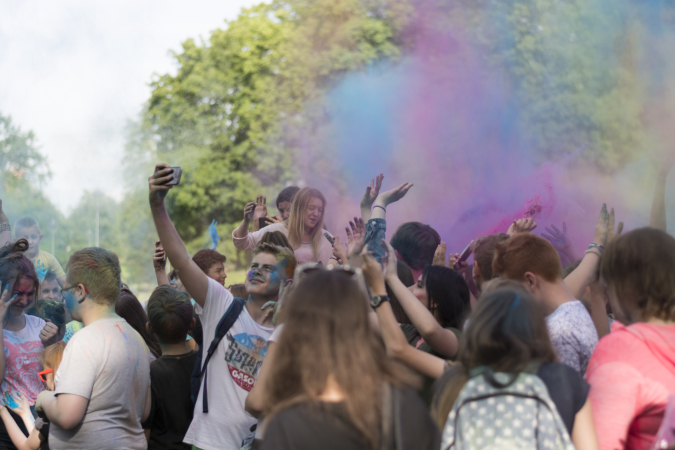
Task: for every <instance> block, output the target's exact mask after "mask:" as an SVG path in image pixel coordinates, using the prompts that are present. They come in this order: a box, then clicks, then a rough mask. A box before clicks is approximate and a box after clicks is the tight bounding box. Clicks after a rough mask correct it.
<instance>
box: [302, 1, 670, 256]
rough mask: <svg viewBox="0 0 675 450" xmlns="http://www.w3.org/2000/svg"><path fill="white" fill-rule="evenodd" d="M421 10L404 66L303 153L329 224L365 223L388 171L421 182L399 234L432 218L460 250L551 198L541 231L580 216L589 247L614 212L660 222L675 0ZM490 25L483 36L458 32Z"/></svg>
mask: <svg viewBox="0 0 675 450" xmlns="http://www.w3.org/2000/svg"><path fill="white" fill-rule="evenodd" d="M479 3H480V2H479ZM479 3H477V4H479ZM482 3H484V4H485V6H484V7H485V8H487V7H488V6H490V5H495V3H494V2H482ZM415 4H416V5H417V16H416V17H415V18H413V19H412V20H411V25H410V27H409V28H410V31H409V33H410V34H411V36H412V38H413V41H414V45H412V46H411V48H410V49H409V51H408V52H407V53H406V55H405V56H404V58H403V59H402V60H401V61H397V62H380V63H378V64H376V65H374V66H372V67H370V68H368V70H366V71H364V72H361V73H352V74H350V75H348V76H346V77H345V78H344V79H343V80H342V82H341V83H339V85H337V86H336V87H335V88H334V89H332V90H331V91H330V92H329V93H328V94H327V100H326V104H327V107H326V109H327V112H328V114H327V117H328V118H327V119H326V120H325V121H324V122H323V124H322V127H320V128H319V129H317V130H316V131H315V133H314V137H313V138H312V139H307V141H306V145H305V147H303V148H302V149H301V158H299V161H298V170H299V172H300V174H301V176H302V178H303V180H304V181H305V182H306V183H307V184H310V185H313V186H315V187H317V188H319V189H321V190H322V191H323V192H324V193H325V194H327V197H328V200H329V204H330V206H329V210H328V213H327V214H328V217H327V219H328V225H329V227H330V229H332V230H341V229H342V228H343V227H344V224H343V223H341V222H340V221H344V220H346V219H347V218H348V217H351V216H354V215H358V201H359V199H360V196H361V195H362V194H363V191H364V188H365V186H366V185H367V184H368V183H369V181H370V179H371V178H373V177H374V176H375V175H376V174H378V173H380V172H384V173H385V177H386V178H385V186H384V187H383V189H391V188H392V187H394V186H396V185H398V184H400V183H402V182H404V181H409V182H413V183H415V186H414V188H413V189H412V190H411V191H410V193H409V194H408V197H406V198H405V199H404V200H402V201H401V203H400V204H397V205H392V206H391V207H390V208H389V209H388V211H387V219H388V223H389V227H388V228H389V232H388V236H391V233H392V232H393V230H394V229H395V227H396V226H397V225H398V224H400V223H403V222H406V221H412V220H415V221H421V222H424V223H429V224H431V225H432V226H433V227H434V228H435V229H437V230H438V231H439V233H440V234H441V236H442V238H443V240H445V241H447V242H448V245H449V248H450V249H451V250H452V251H456V252H459V251H460V250H461V249H462V248H463V247H464V246H465V245H466V243H467V242H468V241H470V240H471V239H474V238H476V237H478V236H481V235H484V234H486V233H489V232H491V231H494V230H495V228H498V227H499V226H500V225H501V228H505V226H508V223H509V222H510V221H511V220H513V218H516V217H518V216H519V215H520V214H521V213H522V211H525V210H526V209H527V207H526V205H527V204H528V202H529V201H531V200H532V199H534V198H535V197H537V196H538V197H539V199H540V200H539V201H540V204H541V212H540V213H538V214H537V216H536V218H537V221H538V223H539V225H540V227H539V230H537V232H540V231H544V227H545V226H547V225H550V224H554V225H557V226H561V224H562V222H563V221H566V222H567V225H568V229H569V231H570V234H571V237H572V239H573V242H574V243H575V245H576V246H577V247H578V248H579V249H582V248H585V245H587V244H588V243H589V242H590V241H591V240H592V238H593V231H594V228H595V222H596V220H597V216H598V212H599V210H600V207H601V206H602V203H603V202H606V203H607V204H608V205H609V206H610V207H612V206H613V207H615V208H616V210H617V216H618V218H619V219H620V220H623V221H624V222H626V226H627V228H628V229H630V228H634V227H638V226H644V225H646V224H647V222H648V214H649V208H650V206H651V198H652V195H653V189H654V179H653V174H654V173H655V168H656V167H657V165H658V164H659V161H661V159H660V158H662V157H663V155H664V154H665V153H670V154H672V153H673V152H675V150H674V148H675V132H674V131H672V128H675V127H673V124H675V114H673V112H675V107H674V105H675V101H674V98H675V97H674V96H673V94H672V93H673V92H674V90H673V87H675V81H673V80H675V77H673V75H675V70H674V66H675V63H674V62H672V61H671V59H675V58H668V57H667V55H668V54H672V50H669V49H672V48H675V39H674V36H675V4H673V2H672V1H670V2H668V1H664V0H662V1H657V0H652V1H641V2H636V1H628V0H617V1H612V2H608V1H605V0H591V1H590V2H585V3H582V2H574V1H571V2H551V6H550V8H549V9H548V10H536V8H535V6H534V2H504V4H503V5H501V6H495V7H494V11H487V10H485V11H478V12H476V11H475V10H470V11H469V10H458V9H453V10H450V11H449V10H447V9H444V10H442V11H441V10H439V7H438V6H437V5H436V4H434V3H432V2H423V1H420V2H416V3H415ZM467 8H468V7H467ZM556 14H558V16H556ZM478 16H480V17H481V19H476V20H474V22H473V25H475V26H476V28H477V29H478V31H476V30H474V29H471V30H469V29H468V28H469V27H464V25H461V24H459V25H458V23H460V22H461V21H460V20H458V18H461V17H474V18H475V17H478ZM563 16H564V17H563ZM439 17H443V18H445V19H447V22H443V20H439V19H438V18H439ZM565 18H566V19H565ZM597 18H600V19H602V20H598V23H591V24H589V23H588V21H591V20H594V19H597ZM481 20H482V22H481ZM558 20H560V21H562V22H563V24H562V25H561V24H559V23H557V21H558ZM565 20H567V22H565ZM575 22H580V23H578V24H576V25H574V23H575ZM476 23H477V24H478V25H476ZM481 24H482V25H481ZM566 24H567V25H569V27H568V28H566ZM485 25H491V26H490V28H489V30H488V31H486V32H485V33H483V34H481V32H480V28H481V26H485ZM549 29H552V31H549ZM547 33H548V34H547ZM528 39H529V41H532V42H530V44H528V42H529V41H528ZM490 40H491V41H490ZM486 41H490V42H491V43H488V44H486V43H485V42H486ZM580 41H583V42H580ZM528 45H530V47H531V50H532V52H533V54H532V55H530V56H527V55H528V53H527V51H528V50H527V48H528ZM537 52H539V53H537ZM524 55H525V56H524ZM537 64H539V66H536V65H537ZM530 65H532V66H536V67H529V66H530ZM574 77H578V78H579V79H578V80H576V79H574ZM657 150H660V153H659V152H658V151H657ZM673 178H675V177H673ZM673 185H674V183H672V180H671V183H670V184H669V196H670V199H672V198H673V194H675V192H674V189H673V187H674V186H673ZM669 206H670V211H669V214H670V217H669V219H670V223H671V226H672V223H673V220H674V219H675V217H673V214H674V211H673V210H675V207H673V202H672V201H671V202H670V203H669ZM500 231H506V230H505V229H503V230H500Z"/></svg>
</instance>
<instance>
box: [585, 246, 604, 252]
mask: <svg viewBox="0 0 675 450" xmlns="http://www.w3.org/2000/svg"><path fill="white" fill-rule="evenodd" d="M592 248H597V249H598V250H600V252H603V251H604V250H605V247H603V246H602V245H598V244H591V245H589V246H588V249H589V250H590V249H592Z"/></svg>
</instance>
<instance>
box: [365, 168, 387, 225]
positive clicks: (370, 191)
mask: <svg viewBox="0 0 675 450" xmlns="http://www.w3.org/2000/svg"><path fill="white" fill-rule="evenodd" d="M383 179H384V174H379V175H378V176H377V177H375V178H373V179H372V180H371V181H370V186H367V187H366V193H365V194H363V198H362V199H361V219H362V220H363V221H364V222H368V221H369V220H370V214H371V209H372V207H373V202H375V199H377V196H378V195H379V194H380V188H381V187H382V180H383Z"/></svg>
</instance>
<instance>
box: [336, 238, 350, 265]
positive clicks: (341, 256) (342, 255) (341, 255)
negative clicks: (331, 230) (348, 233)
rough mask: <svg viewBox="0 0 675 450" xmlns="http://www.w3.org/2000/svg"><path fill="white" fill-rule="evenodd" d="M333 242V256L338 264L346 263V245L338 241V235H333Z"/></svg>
mask: <svg viewBox="0 0 675 450" xmlns="http://www.w3.org/2000/svg"><path fill="white" fill-rule="evenodd" d="M334 239H335V240H334V242H333V256H334V257H335V259H337V260H338V262H339V263H340V264H347V258H348V256H347V246H346V245H345V244H343V243H342V242H341V241H340V237H339V236H335V238H334Z"/></svg>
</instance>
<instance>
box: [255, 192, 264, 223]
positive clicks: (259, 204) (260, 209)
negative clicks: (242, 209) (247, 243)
mask: <svg viewBox="0 0 675 450" xmlns="http://www.w3.org/2000/svg"><path fill="white" fill-rule="evenodd" d="M263 217H267V197H263V196H262V195H259V196H258V197H256V199H255V210H254V212H253V220H254V221H257V220H258V219H262V218H263Z"/></svg>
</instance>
